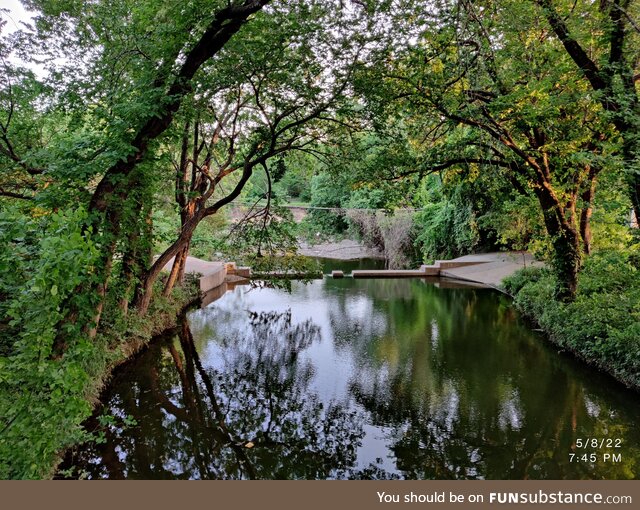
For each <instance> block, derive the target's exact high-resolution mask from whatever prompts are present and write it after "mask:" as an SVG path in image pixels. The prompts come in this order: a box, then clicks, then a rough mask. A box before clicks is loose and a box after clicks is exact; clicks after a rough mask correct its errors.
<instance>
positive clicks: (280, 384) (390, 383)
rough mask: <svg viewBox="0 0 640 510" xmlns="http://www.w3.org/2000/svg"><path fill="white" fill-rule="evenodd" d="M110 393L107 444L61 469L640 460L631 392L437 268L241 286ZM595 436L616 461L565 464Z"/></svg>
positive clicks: (583, 469) (186, 471)
mask: <svg viewBox="0 0 640 510" xmlns="http://www.w3.org/2000/svg"><path fill="white" fill-rule="evenodd" d="M438 284H440V282H438ZM189 324H190V327H191V329H189ZM103 402H104V403H105V404H104V412H105V413H107V414H110V415H113V416H114V419H112V420H111V421H110V423H109V424H108V425H107V426H105V425H104V424H102V425H99V424H98V423H97V420H96V419H94V422H93V423H91V424H89V428H92V429H96V428H98V429H100V430H103V431H104V435H105V442H104V443H103V444H92V445H88V446H86V447H84V448H83V449H82V450H79V451H78V453H77V454H76V457H75V459H72V460H71V461H70V462H68V463H67V465H66V466H65V467H68V466H69V465H71V464H74V463H75V464H76V465H77V466H78V467H79V468H80V469H81V470H84V471H86V472H87V474H88V476H90V477H94V478H99V477H110V478H123V477H127V478H152V479H153V478H232V479H235V478H267V479H272V478H278V479H280V478H305V479H324V478H390V477H400V478H412V479H429V478H494V479H522V478H543V479H544V478H546V479H567V478H611V479H616V478H635V477H637V476H638V473H639V470H638V467H637V466H638V463H639V462H640V430H639V429H638V427H637V423H638V422H639V421H640V406H638V403H639V400H638V397H637V395H634V394H631V393H629V392H625V391H624V389H623V388H621V387H620V386H618V385H616V384H614V383H613V382H612V381H610V380H609V379H606V378H603V377H601V376H600V375H599V374H597V373H596V372H594V371H593V370H590V369H587V368H586V367H585V366H584V365H580V364H578V363H576V362H574V361H573V360H571V359H568V358H566V357H563V356H561V355H559V354H558V353H557V352H556V351H555V350H554V349H553V348H551V347H550V346H549V345H547V344H545V343H544V341H543V340H542V338H541V337H540V336H537V335H534V334H533V333H532V332H531V331H530V330H529V329H528V328H527V327H526V326H525V325H524V324H522V322H521V321H519V320H518V317H517V315H516V314H515V312H514V311H513V308H512V307H511V306H510V304H509V302H508V301H507V300H505V299H503V298H501V297H500V296H498V295H496V294H495V293H493V292H491V291H487V290H477V289H476V290H473V289H459V288H438V287H436V286H435V285H433V282H430V283H427V284H425V283H424V282H420V281H415V280H411V281H409V280H360V281H358V280H353V279H342V280H331V279H328V280H324V281H319V282H314V283H313V284H310V285H306V286H304V285H298V284H297V283H296V284H294V285H293V288H292V293H291V294H288V293H286V292H283V291H281V290H278V289H269V288H262V289H254V290H252V291H251V292H248V293H247V292H242V291H240V290H238V289H237V290H236V291H234V292H233V293H229V294H227V295H226V296H225V297H224V298H223V299H221V300H220V301H218V302H216V304H215V306H211V307H207V308H205V309H202V310H198V311H195V312H193V313H191V314H190V315H189V320H188V322H187V321H186V320H185V321H183V323H182V325H181V328H180V329H179V331H177V332H176V333H175V334H174V335H173V336H172V337H170V338H167V339H165V340H164V341H159V342H155V343H154V344H153V345H152V346H151V347H150V348H149V350H148V351H147V352H146V353H145V354H144V355H142V356H140V357H138V358H137V359H135V360H133V361H132V362H131V363H129V364H127V365H126V366H125V367H123V369H122V370H121V371H120V372H119V375H118V376H117V377H116V378H115V380H114V382H113V384H112V385H111V388H110V390H109V393H108V394H107V395H105V399H103ZM127 416H131V417H133V418H134V419H135V420H136V422H137V425H135V426H129V427H125V426H124V422H125V421H126V418H127ZM589 437H600V438H614V439H620V440H621V441H622V444H623V448H622V449H620V450H618V451H609V453H621V454H622V458H621V461H619V462H615V463H614V462H608V463H605V462H603V461H602V459H600V460H599V461H597V462H590V461H587V462H574V463H571V462H569V456H570V454H571V453H573V452H575V451H576V450H575V446H574V445H575V443H576V440H577V439H578V438H589ZM378 457H379V458H378ZM374 459H375V460H374ZM371 461H373V464H371Z"/></svg>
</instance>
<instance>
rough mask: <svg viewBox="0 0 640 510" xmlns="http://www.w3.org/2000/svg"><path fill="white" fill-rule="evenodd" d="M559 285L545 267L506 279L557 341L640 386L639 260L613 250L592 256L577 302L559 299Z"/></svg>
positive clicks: (521, 305)
mask: <svg viewBox="0 0 640 510" xmlns="http://www.w3.org/2000/svg"><path fill="white" fill-rule="evenodd" d="M614 268H615V270H614ZM554 286H555V281H554V277H553V274H552V272H551V271H549V270H546V269H540V268H533V269H527V270H523V271H520V272H518V273H516V274H514V275H513V276H511V277H510V278H508V279H506V280H505V289H506V290H507V292H508V293H509V294H511V295H512V296H513V299H514V305H515V306H516V308H517V309H519V310H520V311H521V312H522V313H523V314H524V315H525V316H526V317H528V318H529V319H530V320H532V321H533V322H534V323H536V324H537V325H538V326H539V327H540V329H542V330H543V331H544V332H545V333H546V336H547V337H548V338H549V339H550V341H551V342H553V343H554V344H555V345H557V346H558V347H560V348H561V349H562V350H566V351H569V352H571V353H572V354H573V355H575V356H576V357H577V358H579V359H581V360H583V361H585V362H586V363H587V364H589V365H591V366H593V367H595V368H597V369H598V370H600V371H603V372H606V373H607V374H609V375H611V376H612V377H614V378H615V379H616V380H618V381H619V382H621V383H622V384H624V385H625V386H627V387H629V388H631V389H634V390H635V391H640V307H638V303H640V271H639V270H638V268H637V267H636V266H635V265H634V263H633V261H632V260H629V258H627V257H625V256H624V255H622V254H619V253H613V252H603V253H597V254H594V255H592V256H591V257H589V258H588V259H587V261H586V263H585V267H584V269H583V271H582V272H581V274H580V277H579V284H578V294H577V296H576V299H575V301H573V302H571V303H562V302H559V301H557V300H556V299H555V297H554Z"/></svg>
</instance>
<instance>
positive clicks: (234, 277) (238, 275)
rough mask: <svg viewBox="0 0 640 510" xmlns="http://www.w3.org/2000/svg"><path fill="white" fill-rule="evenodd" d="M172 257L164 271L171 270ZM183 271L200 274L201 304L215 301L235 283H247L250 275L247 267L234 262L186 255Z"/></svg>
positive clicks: (204, 304)
mask: <svg viewBox="0 0 640 510" xmlns="http://www.w3.org/2000/svg"><path fill="white" fill-rule="evenodd" d="M172 266H173V258H172V259H171V260H170V261H169V262H167V264H166V265H165V266H164V268H163V270H164V271H171V267H172ZM184 272H185V273H196V274H200V275H201V276H200V280H199V282H200V291H201V292H202V293H203V294H204V296H205V297H204V299H203V306H206V304H209V303H211V302H212V301H215V299H218V298H220V297H221V296H223V295H224V294H225V292H226V291H227V290H231V289H233V288H234V287H235V286H236V285H241V284H242V283H247V282H248V278H249V277H250V276H251V269H250V268H248V267H237V266H236V264H235V262H209V261H206V260H201V259H198V258H195V257H187V261H186V263H185V269H184Z"/></svg>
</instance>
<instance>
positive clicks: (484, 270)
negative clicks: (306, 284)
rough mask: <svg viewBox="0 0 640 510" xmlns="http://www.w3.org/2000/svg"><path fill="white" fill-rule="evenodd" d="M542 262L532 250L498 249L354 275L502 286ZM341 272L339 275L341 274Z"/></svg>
mask: <svg viewBox="0 0 640 510" xmlns="http://www.w3.org/2000/svg"><path fill="white" fill-rule="evenodd" d="M542 265H544V264H543V263H542V262H538V261H536V260H534V258H533V257H532V256H531V255H530V254H528V253H522V252H496V253H482V254H477V255H466V256H464V257H458V258H457V259H452V260H436V262H435V263H434V264H433V265H422V266H420V269H402V270H396V269H357V270H354V271H353V272H352V273H351V276H353V278H425V277H427V276H439V277H446V278H450V279H454V280H460V281H465V282H474V283H479V284H482V285H487V286H489V287H500V286H501V285H502V281H503V280H504V279H505V278H506V277H508V276H511V275H512V274H513V273H515V272H516V271H518V270H519V269H522V268H523V267H532V266H535V267H539V266H542ZM337 273H339V274H337ZM332 276H333V277H334V278H342V277H344V274H343V273H342V271H333V272H332Z"/></svg>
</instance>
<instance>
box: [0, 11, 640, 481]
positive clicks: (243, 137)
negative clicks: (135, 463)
mask: <svg viewBox="0 0 640 510" xmlns="http://www.w3.org/2000/svg"><path fill="white" fill-rule="evenodd" d="M24 5H25V6H26V7H28V8H29V9H31V10H32V13H33V16H32V18H31V19H29V20H26V19H25V23H23V24H22V25H20V24H18V25H16V24H15V23H14V22H13V21H11V22H10V21H9V20H10V19H12V18H10V17H9V16H5V14H6V12H5V11H4V10H2V9H0V12H1V13H2V18H1V20H0V31H1V32H0V57H1V58H0V69H1V70H0V335H1V336H0V477H15V478H26V477H42V476H49V475H50V474H51V470H52V466H54V465H55V462H56V460H57V459H58V455H59V453H60V451H61V450H63V449H64V448H65V447H67V446H69V445H71V444H74V443H76V442H77V441H79V440H81V439H82V438H83V437H84V434H83V432H82V431H81V428H80V423H81V422H82V420H83V419H84V418H86V416H87V415H88V414H89V413H90V408H91V406H90V404H89V400H90V399H91V398H94V397H95V389H96V388H97V387H98V386H99V384H98V383H97V382H96V381H100V380H102V378H103V377H104V376H105V374H106V373H107V372H108V369H109V367H110V366H111V365H112V362H113V360H114V359H116V358H117V359H121V358H122V357H123V356H124V355H123V354H122V348H123V346H124V345H127V340H129V339H130V338H131V337H132V336H133V337H140V338H148V337H149V335H150V333H151V331H150V329H149V324H151V323H153V322H154V317H153V315H154V314H160V313H164V312H166V311H167V310H170V311H175V310H176V309H177V308H179V307H180V304H181V303H182V302H183V301H186V300H188V299H190V298H191V297H192V296H191V292H190V291H189V290H188V288H187V290H186V291H185V287H184V285H183V284H184V282H185V261H186V257H187V255H189V254H192V255H196V256H200V257H203V258H226V259H235V260H238V261H243V260H245V261H246V260H252V261H253V263H254V265H259V266H261V267H263V268H265V269H264V270H265V271H266V270H268V269H267V268H271V267H272V266H270V265H269V264H270V263H271V262H272V261H273V260H280V261H285V265H287V264H289V266H290V267H294V268H296V267H306V266H305V264H304V263H303V262H301V261H300V260H299V259H297V258H296V257H295V256H294V253H295V251H296V247H297V244H298V238H300V237H301V236H306V237H307V238H311V239H317V238H322V237H324V236H326V235H342V236H345V235H347V236H359V237H360V238H361V239H363V240H364V241H365V242H367V243H370V244H372V245H375V246H377V247H379V248H380V249H381V250H382V252H383V253H384V255H385V257H386V258H387V261H388V264H389V265H390V266H392V267H406V266H412V265H416V264H418V263H420V262H421V261H427V260H432V259H436V258H443V257H452V256H457V255H463V254H466V253H470V252H473V251H481V250H496V249H507V250H529V251H532V252H533V253H534V254H535V255H536V256H537V257H538V258H540V259H541V260H544V261H545V262H547V267H548V268H549V269H548V271H547V272H543V273H541V274H537V275H525V276H520V277H518V278H519V280H518V279H514V280H512V281H511V283H510V284H509V285H510V287H509V288H510V289H511V291H512V292H513V293H514V294H517V298H516V300H517V303H518V304H519V305H520V306H522V307H523V309H525V310H526V311H527V313H530V314H531V315H532V316H534V317H535V318H536V320H538V321H539V322H540V323H541V325H542V327H544V328H545V329H547V330H548V331H549V332H550V333H551V334H552V336H553V337H554V338H556V339H557V341H558V342H559V343H561V344H562V345H566V346H567V347H570V348H571V349H572V350H575V351H576V352H579V353H581V355H582V356H584V357H585V358H587V359H589V360H592V361H594V362H595V363H597V364H599V365H601V366H609V365H611V366H613V367H614V369H613V371H614V372H615V373H616V374H617V375H618V376H619V377H620V378H622V379H624V380H627V381H631V382H633V383H634V384H636V381H637V377H638V372H637V370H638V361H637V360H638V358H639V357H640V353H638V344H637V341H638V338H639V337H640V332H639V331H638V322H639V319H640V318H639V317H638V316H637V308H638V306H637V304H638V302H640V295H638V281H639V279H640V277H639V275H638V264H637V260H638V254H637V242H638V234H637V232H638V230H637V228H632V226H631V224H632V220H631V217H632V215H631V214H630V213H631V212H632V211H633V210H635V213H636V216H637V215H639V214H640V201H639V199H638V196H639V193H640V170H639V168H640V163H639V161H640V149H639V143H640V136H639V135H638V133H640V129H639V127H640V110H639V108H640V106H639V105H640V101H639V99H638V81H639V80H638V69H637V66H638V62H639V57H640V44H639V40H640V32H639V31H638V22H637V20H638V18H639V17H640V11H639V9H640V6H639V4H638V3H637V2H631V1H630V0H610V1H607V2H591V1H587V0H578V1H567V0H530V1H526V2H521V1H515V0H497V1H474V2H471V1H469V0H433V1H425V0H409V1H403V2H387V1H375V0H365V1H361V0H357V1H356V0H352V1H342V0H312V1H302V0H293V1H288V2H284V1H281V0H232V1H226V0H225V1H222V0H191V1H189V2H186V3H185V2H171V1H157V0H110V1H101V0H98V1H94V2H88V3H87V2H73V1H59V0H25V1H24ZM287 203H288V204H299V203H304V204H308V205H310V207H311V212H310V214H309V215H308V216H307V218H306V219H305V220H304V221H303V222H302V223H301V224H296V223H295V222H294V221H293V218H292V216H291V215H290V213H289V212H287V211H286V210H285V209H283V208H281V206H282V205H286V204H287ZM240 204H242V208H241V212H240V214H239V215H238V213H237V210H236V209H234V208H233V207H235V206H239V205H240ZM232 206H233V207H232ZM265 256H268V257H265ZM274 256H276V257H279V258H277V259H274V258H273V257H274ZM250 257H253V258H250ZM166 265H168V266H169V267H170V268H171V270H170V272H169V274H166V273H164V272H163V268H164V267H165V266H166ZM529 277H531V279H529ZM167 313H168V315H171V313H170V312H167ZM114 353H119V354H114Z"/></svg>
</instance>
